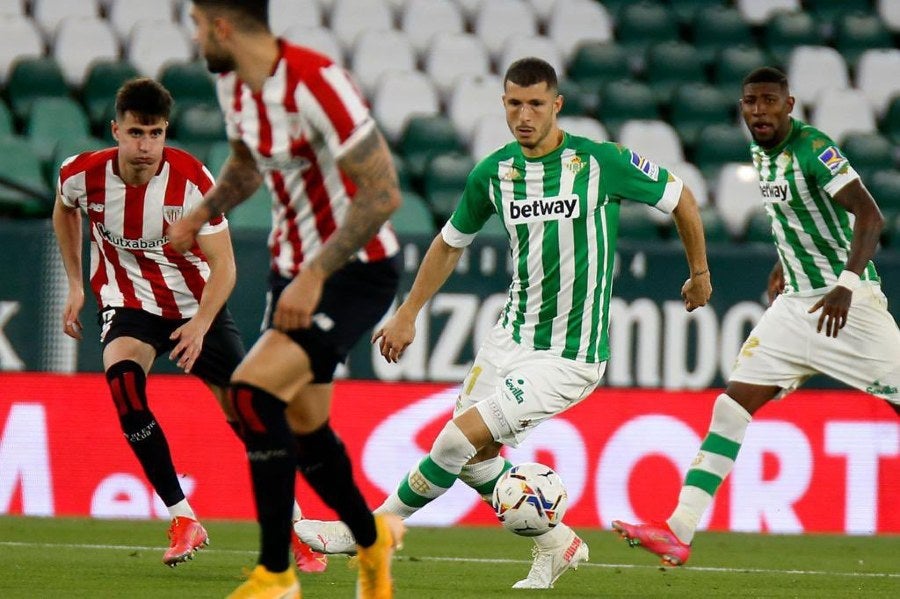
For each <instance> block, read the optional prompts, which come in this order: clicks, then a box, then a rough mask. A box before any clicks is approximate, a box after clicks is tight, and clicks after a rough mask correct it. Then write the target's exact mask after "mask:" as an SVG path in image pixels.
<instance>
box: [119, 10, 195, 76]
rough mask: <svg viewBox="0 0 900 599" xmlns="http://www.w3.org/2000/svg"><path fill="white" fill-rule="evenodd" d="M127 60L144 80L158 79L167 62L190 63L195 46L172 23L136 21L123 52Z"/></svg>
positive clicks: (185, 34)
mask: <svg viewBox="0 0 900 599" xmlns="http://www.w3.org/2000/svg"><path fill="white" fill-rule="evenodd" d="M125 56H126V57H127V58H128V61H129V62H130V63H131V64H133V65H134V66H135V68H136V69H137V70H138V72H140V73H141V74H142V75H144V76H145V77H153V78H156V77H159V75H160V73H161V72H162V69H163V68H164V67H165V66H166V65H167V64H169V63H170V62H190V61H191V60H193V59H194V45H193V43H192V42H191V40H190V39H188V36H187V33H186V32H185V31H184V30H183V29H182V28H181V26H180V25H177V24H175V23H173V22H171V21H163V20H154V21H138V22H137V23H135V24H134V26H133V27H132V29H131V35H130V36H129V37H128V44H127V47H126V49H125Z"/></svg>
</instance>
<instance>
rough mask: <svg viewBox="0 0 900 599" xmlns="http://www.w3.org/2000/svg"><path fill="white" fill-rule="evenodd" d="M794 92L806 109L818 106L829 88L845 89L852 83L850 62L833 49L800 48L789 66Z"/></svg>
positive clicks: (792, 57)
mask: <svg viewBox="0 0 900 599" xmlns="http://www.w3.org/2000/svg"><path fill="white" fill-rule="evenodd" d="M787 76H788V81H790V83H791V93H792V94H793V95H794V96H796V97H797V98H799V99H800V101H801V102H803V105H804V106H806V107H807V108H812V107H814V106H815V104H816V101H817V100H818V98H819V96H821V95H822V93H823V92H825V90H827V89H831V88H838V89H844V88H846V87H848V86H849V84H850V77H849V74H848V72H847V63H846V62H844V59H843V57H842V56H841V55H840V53H839V52H838V51H837V50H835V49H834V48H830V47H828V46H798V47H797V48H795V49H794V51H793V52H791V56H790V59H789V60H788V66H787Z"/></svg>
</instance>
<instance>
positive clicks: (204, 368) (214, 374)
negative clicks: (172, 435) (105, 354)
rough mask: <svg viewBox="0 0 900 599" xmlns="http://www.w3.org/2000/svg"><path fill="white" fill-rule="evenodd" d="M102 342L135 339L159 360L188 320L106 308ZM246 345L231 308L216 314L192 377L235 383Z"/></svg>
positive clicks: (208, 380)
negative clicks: (235, 370) (175, 332)
mask: <svg viewBox="0 0 900 599" xmlns="http://www.w3.org/2000/svg"><path fill="white" fill-rule="evenodd" d="M97 320H98V321H99V324H100V330H101V332H100V342H101V344H102V345H103V347H104V348H105V347H106V346H107V345H109V343H110V342H111V341H112V340H113V339H117V338H119V337H133V338H135V339H138V340H140V341H143V342H144V343H147V344H149V345H151V346H152V347H153V349H154V350H156V355H157V357H159V356H160V355H162V354H165V353H168V352H170V351H172V348H174V347H175V345H176V342H175V341H173V340H172V339H169V335H171V334H172V331H174V330H175V329H177V328H178V327H180V326H181V325H183V324H184V323H186V322H187V321H188V320H190V319H188V318H178V319H173V318H163V317H162V316H157V315H156V314H151V313H149V312H145V311H143V310H137V309H135V308H106V309H104V310H102V311H101V312H100V314H99V315H98V318H97ZM245 353H246V352H245V351H244V343H243V341H241V334H240V332H239V331H238V328H237V326H236V325H235V324H234V319H232V318H231V313H230V312H229V311H228V308H222V310H221V311H220V312H219V313H218V314H217V315H216V318H215V319H214V320H213V322H212V324H211V325H210V327H209V330H208V331H207V332H206V336H205V337H204V338H203V349H201V350H200V355H199V356H198V357H197V361H196V362H194V367H193V368H192V369H191V374H193V375H195V376H197V377H199V378H201V379H203V380H204V381H206V382H209V383H212V384H213V385H218V386H220V387H224V386H226V385H228V383H229V381H230V380H231V374H232V373H233V372H234V369H235V368H237V365H238V364H240V363H241V360H243V359H244V354H245Z"/></svg>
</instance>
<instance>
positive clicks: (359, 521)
mask: <svg viewBox="0 0 900 599" xmlns="http://www.w3.org/2000/svg"><path fill="white" fill-rule="evenodd" d="M294 439H295V440H296V442H297V467H298V468H299V470H300V473H301V474H302V475H303V477H304V478H305V479H306V482H308V483H309V485H310V486H311V487H312V488H313V489H315V491H316V493H318V495H319V497H321V498H322V501H324V502H325V504H326V505H328V507H330V508H331V509H333V510H334V511H335V512H337V515H338V518H340V519H341V520H342V521H343V522H344V524H346V525H347V526H348V527H349V528H350V532H352V533H353V536H354V537H355V538H356V542H357V543H358V544H359V545H361V546H363V547H370V546H371V545H372V544H373V543H375V519H374V518H373V517H372V512H371V511H370V510H369V506H368V505H366V500H365V499H363V496H362V493H360V492H359V488H358V487H357V486H356V483H355V482H354V481H353V466H352V465H351V464H350V458H349V457H348V456H347V451H346V450H345V449H344V444H343V443H342V442H341V440H340V439H339V438H338V437H337V435H335V434H334V431H333V430H331V427H330V426H329V425H328V423H327V422H326V423H325V424H324V425H323V426H322V428H320V429H318V430H316V431H313V432H312V433H310V434H308V435H294Z"/></svg>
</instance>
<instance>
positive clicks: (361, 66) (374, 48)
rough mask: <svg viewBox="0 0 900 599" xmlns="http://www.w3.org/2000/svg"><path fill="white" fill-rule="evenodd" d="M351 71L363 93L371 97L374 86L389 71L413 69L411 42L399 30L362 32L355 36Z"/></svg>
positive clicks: (413, 53) (414, 64)
mask: <svg viewBox="0 0 900 599" xmlns="http://www.w3.org/2000/svg"><path fill="white" fill-rule="evenodd" d="M352 65H353V74H354V75H355V76H356V81H357V82H358V83H359V85H360V87H361V88H362V90H363V92H365V94H366V95H367V96H369V97H371V94H372V92H373V91H374V89H375V86H376V85H377V84H378V81H379V80H380V79H381V77H382V76H383V75H384V73H385V72H387V71H390V70H401V71H414V70H415V69H416V58H415V52H414V50H413V47H412V44H410V43H409V39H408V38H407V37H406V34H405V33H403V32H402V31H394V30H391V31H371V30H370V31H366V32H363V33H361V34H360V35H359V37H358V38H356V45H355V46H354V48H353V59H352Z"/></svg>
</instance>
